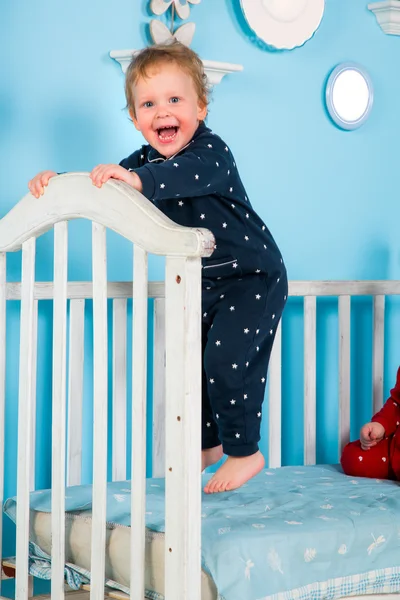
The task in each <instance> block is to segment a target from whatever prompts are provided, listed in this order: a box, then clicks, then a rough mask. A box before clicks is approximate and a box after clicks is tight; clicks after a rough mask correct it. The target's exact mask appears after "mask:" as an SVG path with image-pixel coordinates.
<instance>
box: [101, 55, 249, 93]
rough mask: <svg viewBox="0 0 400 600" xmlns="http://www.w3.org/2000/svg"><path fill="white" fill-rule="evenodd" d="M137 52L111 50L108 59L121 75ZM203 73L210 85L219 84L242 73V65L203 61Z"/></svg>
mask: <svg viewBox="0 0 400 600" xmlns="http://www.w3.org/2000/svg"><path fill="white" fill-rule="evenodd" d="M137 52H138V51H137V50H111V52H110V57H111V58H113V59H114V60H116V61H117V62H118V63H119V64H120V65H121V69H122V72H123V73H126V70H127V68H128V66H129V63H130V62H131V60H132V56H133V55H134V54H135V53H137ZM203 65H204V72H205V74H206V75H207V79H208V82H209V84H210V85H217V84H218V83H220V82H221V81H222V79H223V77H224V76H225V75H228V74H230V73H237V72H238V71H243V65H237V64H233V63H226V62H217V61H214V60H203Z"/></svg>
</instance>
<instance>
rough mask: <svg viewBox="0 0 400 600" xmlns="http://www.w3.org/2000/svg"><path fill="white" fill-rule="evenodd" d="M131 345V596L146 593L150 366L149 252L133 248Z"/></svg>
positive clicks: (139, 598) (139, 597)
mask: <svg viewBox="0 0 400 600" xmlns="http://www.w3.org/2000/svg"><path fill="white" fill-rule="evenodd" d="M133 261H134V265H133V269H134V282H133V289H134V296H135V302H134V307H133V311H134V312H133V345H132V354H133V356H132V378H133V381H132V462H131V464H132V475H131V481H132V494H131V531H132V534H131V566H130V582H131V583H130V593H131V599H132V600H142V599H143V597H144V574H145V507H146V383H147V381H146V370H147V303H148V300H147V268H148V266H147V253H146V252H145V251H144V250H142V248H140V247H139V246H135V248H134V259H133Z"/></svg>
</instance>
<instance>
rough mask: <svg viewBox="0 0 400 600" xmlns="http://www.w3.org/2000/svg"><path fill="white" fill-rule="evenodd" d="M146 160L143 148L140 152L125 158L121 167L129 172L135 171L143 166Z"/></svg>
mask: <svg viewBox="0 0 400 600" xmlns="http://www.w3.org/2000/svg"><path fill="white" fill-rule="evenodd" d="M143 159H144V151H143V148H141V149H140V150H136V151H135V152H133V153H132V154H131V155H130V156H128V157H127V158H124V159H123V160H121V162H120V163H119V166H120V167H124V169H126V170H127V171H133V170H134V169H138V168H139V167H140V166H141V165H142V164H143Z"/></svg>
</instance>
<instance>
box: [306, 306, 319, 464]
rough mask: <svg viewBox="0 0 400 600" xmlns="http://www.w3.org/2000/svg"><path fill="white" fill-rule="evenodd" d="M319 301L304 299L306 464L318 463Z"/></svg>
mask: <svg viewBox="0 0 400 600" xmlns="http://www.w3.org/2000/svg"><path fill="white" fill-rule="evenodd" d="M316 379H317V299H316V297H315V296H306V297H305V298H304V464H305V465H314V464H315V462H316V441H317V440H316V426H317V423H316V419H317V393H316Z"/></svg>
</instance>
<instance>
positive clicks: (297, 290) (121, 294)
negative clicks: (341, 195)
mask: <svg viewBox="0 0 400 600" xmlns="http://www.w3.org/2000/svg"><path fill="white" fill-rule="evenodd" d="M67 294H68V298H70V299H77V298H82V299H86V298H92V297H93V284H92V283H91V282H89V281H71V282H69V283H68V290H67ZM343 294H347V295H349V296H376V295H384V296H391V295H400V281H386V280H385V281H378V280H376V281H290V282H289V296H291V297H293V296H295V297H303V296H340V295H343ZM53 296H54V293H53V283H52V282H47V281H46V282H44V281H42V282H36V284H35V298H36V299H38V300H50V299H52V298H53ZM148 296H149V298H164V296H165V286H164V282H163V281H149V287H148ZM107 298H132V283H131V282H129V281H120V282H118V281H109V282H108V283H107ZM20 299H21V284H20V283H19V282H9V283H7V300H20Z"/></svg>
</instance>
